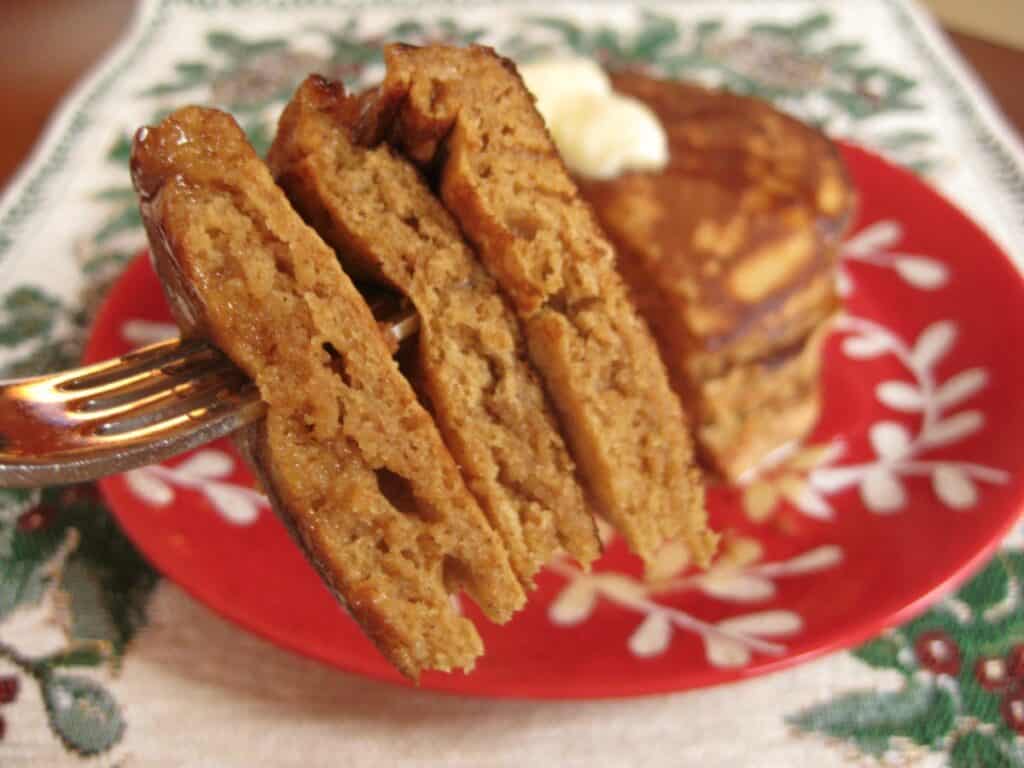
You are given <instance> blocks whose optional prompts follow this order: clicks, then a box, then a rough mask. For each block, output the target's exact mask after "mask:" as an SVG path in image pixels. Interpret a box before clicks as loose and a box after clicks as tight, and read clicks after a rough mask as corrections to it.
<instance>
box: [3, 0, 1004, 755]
mask: <svg viewBox="0 0 1024 768" xmlns="http://www.w3.org/2000/svg"><path fill="white" fill-rule="evenodd" d="M541 16H544V17H545V18H546V19H547V20H546V22H545V23H543V24H537V25H535V27H536V28H531V26H530V25H531V24H532V23H533V22H532V21H531V19H532V20H536V19H537V18H538V17H541ZM552 16H556V17H557V20H556V21H552V19H551V17H552ZM509 29H515V30H521V34H512V35H507V34H504V32H503V30H504V31H507V30H509ZM386 36H387V37H404V38H407V39H421V40H422V39H442V40H451V41H456V42H470V41H480V42H490V43H498V44H499V45H500V46H503V50H504V51H505V52H507V53H509V54H510V55H513V56H521V57H522V56H528V55H530V52H531V50H532V49H533V48H534V47H536V46H538V45H556V46H562V47H570V48H575V49H576V50H577V51H578V52H582V53H585V54H587V55H592V56H595V57H597V58H600V59H602V60H608V59H611V60H613V62H614V60H615V59H620V60H624V61H626V62H627V63H633V64H638V63H639V64H647V65H651V66H654V67H655V68H656V69H658V68H661V69H662V70H666V71H667V74H670V75H673V76H690V77H696V78H698V79H700V80H702V81H705V82H708V83H711V84H716V85H725V86H727V87H731V88H735V89H739V90H742V91H744V92H746V93H751V94H754V95H758V96H762V97H765V98H769V99H772V100H774V101H775V102H776V103H778V104H779V105H780V106H782V107H783V108H784V109H787V110H789V111H791V112H793V113H795V114H797V115H799V116H801V117H802V118H804V119H807V120H809V121H812V122H815V123H816V124H818V125H821V126H822V127H823V128H825V129H826V130H827V131H829V132H830V133H832V134H834V135H836V136H843V137H847V138H850V139H852V140H854V141H856V142H859V143H862V144H865V145H867V146H869V147H872V148H875V149H876V150H879V151H881V152H883V153H885V154H887V155H888V156H889V157H891V158H892V159H894V160H896V161H897V162H900V163H903V164H905V165H907V166H909V167H911V168H913V169H914V170H915V171H917V172H919V173H921V174H923V175H925V176H926V177H927V178H928V179H929V180H930V181H931V182H932V183H934V184H935V185H937V186H938V187H939V188H940V189H941V190H942V191H943V192H944V193H946V194H947V195H948V196H950V197H951V198H952V199H953V200H954V201H956V202H957V203H958V204H959V205H960V206H962V207H963V208H964V209H965V210H967V211H968V212H969V213H970V214H971V215H972V216H973V217H974V218H976V219H977V220H978V221H979V222H980V223H981V224H982V225H983V226H984V227H985V228H986V229H987V230H988V231H989V232H990V233H991V235H992V236H993V237H994V238H996V239H997V240H998V241H999V242H1000V243H1001V244H1002V245H1003V247H1004V248H1005V249H1006V250H1007V252H1008V253H1009V254H1010V256H1011V258H1012V259H1013V260H1014V261H1015V263H1016V264H1017V265H1018V266H1024V152H1022V151H1021V148H1020V145H1019V144H1018V143H1017V140H1016V139H1015V137H1014V136H1013V135H1012V133H1011V131H1010V130H1009V129H1008V128H1007V126H1006V124H1005V122H1004V121H1003V120H1002V118H1001V117H1000V116H999V114H998V113H997V110H996V109H995V108H994V107H993V105H992V103H991V102H990V100H989V99H988V98H987V97H986V95H985V93H984V92H983V90H982V88H981V87H980V85H979V84H978V82H977V81H976V80H975V79H974V78H973V77H972V76H971V74H970V73H969V72H968V71H967V69H966V68H965V66H964V65H963V63H962V62H961V61H960V60H959V59H958V57H957V56H956V54H955V53H954V52H953V50H952V49H951V47H950V45H949V44H948V43H947V41H946V40H945V39H944V38H943V36H942V34H941V33H940V31H939V30H938V28H937V27H936V26H935V24H934V23H933V21H932V20H931V19H930V18H929V17H928V16H927V14H925V13H924V12H923V11H922V10H921V9H920V8H918V7H917V6H916V5H915V4H913V3H912V2H910V1H909V0H858V2H840V1H839V0H834V1H832V2H826V1H813V0H720V1H719V2H712V1H710V0H675V1H674V2H666V3H659V4H657V5H654V4H650V5H649V6H645V5H638V6H633V5H629V4H616V3H598V2H594V3H558V2H554V3H553V2H548V3H544V4H540V3H525V2H524V3H514V4H513V3H497V4H493V3H483V4H481V3H473V4H470V3H460V2H448V3H434V2H431V3H415V4H413V3H404V2H398V1H397V0H396V1H395V2H384V3H377V4H367V3H362V2H355V1H352V2H348V1H347V0H337V1H336V2H332V1H329V0H324V1H323V2H302V1H301V0H280V1H279V2H273V1H267V2H259V1H258V0H252V1H250V2H246V1H244V0H237V1H235V2H228V1H227V0H224V1H223V2H218V1H217V0H193V1H189V0H147V1H145V2H142V3H141V4H140V6H139V9H138V14H137V18H136V20H135V23H134V25H133V27H132V30H131V31H130V33H129V34H128V36H127V37H126V38H125V39H124V40H123V41H122V43H121V44H120V45H119V46H118V47H117V48H116V49H115V50H113V51H112V52H111V53H110V55H109V56H108V57H107V58H106V59H105V61H104V62H103V63H102V64H101V65H100V66H99V67H98V68H97V69H96V70H95V71H94V72H93V73H92V74H91V75H90V76H89V77H88V78H87V79H86V80H85V81H84V82H83V83H82V84H81V85H80V86H79V87H78V88H77V89H76V90H75V91H74V93H73V94H72V95H71V96H70V97H69V99H68V101H67V102H66V104H65V106H64V107H63V108H62V109H61V110H60V112H59V113H58V114H57V115H56V116H55V118H54V119H53V121H52V123H51V125H50V128H49V130H48V131H47V134H46V136H45V137H44V139H43V140H42V141H41V143H40V145H39V146H38V148H37V150H36V152H35V153H34V156H33V157H32V159H31V160H30V162H29V163H28V164H27V165H26V167H25V168H24V169H23V171H22V172H21V174H20V175H19V177H18V178H17V179H16V181H15V182H14V183H13V184H12V186H11V187H10V189H9V190H8V192H7V194H6V196H5V197H4V199H3V201H2V203H0V364H2V366H3V372H4V374H5V375H11V374H14V373H26V372H37V371H42V370H47V369H55V368H58V367H61V366H65V365H70V364H73V363H74V362H76V361H77V359H78V355H79V354H80V350H81V344H82V341H83V338H84V335H85V333H86V329H87V328H88V326H89V322H90V320H91V317H92V315H93V313H94V311H95V308H96V306H97V304H98V302H99V301H100V299H101V298H102V296H103V294H104V291H105V289H106V287H107V286H108V285H109V283H110V281H111V280H112V279H113V278H114V277H115V276H116V275H117V273H118V272H119V270H120V269H121V268H122V267H123V265H124V264H125V263H126V261H127V259H128V258H129V257H130V256H131V255H132V254H134V253H135V252H137V251H138V249H139V248H140V247H142V245H143V239H142V233H141V229H140V227H139V220H138V216H137V213H136V208H135V201H134V198H133V196H132V194H131V190H130V186H129V182H128V176H127V168H126V160H127V152H128V148H129V138H130V135H131V132H132V130H133V129H134V128H135V127H136V126H137V125H139V124H142V123H144V122H148V121H150V120H152V119H153V118H154V116H156V115H158V114H159V113H160V112H161V110H164V109H166V108H168V107H169V106H170V105H173V104H176V103H178V102H179V101H180V100H181V99H182V98H184V97H185V95H187V96H188V97H189V98H190V99H192V98H194V97H195V96H196V94H197V93H198V94H200V97H201V98H203V99H204V100H208V101H212V102H215V103H219V104H227V105H229V106H231V105H235V106H236V107H237V106H238V105H240V104H246V105H249V106H248V107H245V108H241V107H239V108H237V109H235V113H236V115H237V116H238V118H239V119H240V121H241V122H242V124H243V126H244V127H245V128H246V130H247V132H248V133H249V135H250V137H251V138H252V139H253V141H254V143H255V144H256V145H257V147H259V148H260V149H265V147H266V145H267V143H268V141H269V137H270V136H271V135H272V133H271V132H272V129H273V121H274V119H275V117H276V114H277V110H278V109H279V108H280V104H281V98H282V96H283V94H286V93H287V92H288V91H289V89H290V88H291V87H293V85H294V84H295V82H296V81H297V80H298V79H299V78H300V77H302V76H303V75H304V74H305V73H306V72H308V71H312V70H317V69H327V70H328V71H329V74H332V75H335V76H340V77H344V78H346V79H348V80H349V81H350V82H368V81H371V80H372V79H373V78H374V77H376V76H377V75H379V73H380V63H379V56H377V55H376V53H375V51H376V46H377V45H378V43H379V41H380V40H381V39H382V38H384V37H386ZM552 41H554V42H552ZM711 42H713V46H711V45H710V43H711ZM242 97H244V98H242ZM41 264H45V267H43V268H41V267H40V265H41ZM1022 584H1024V536H1022V531H1021V530H1020V527H1019V526H1018V530H1017V531H1016V532H1015V533H1014V534H1013V535H1011V537H1010V538H1009V539H1008V540H1007V541H1006V542H1005V545H1004V548H1003V550H1002V551H1001V552H1000V554H999V555H998V556H997V557H996V558H995V559H993V560H992V562H991V563H990V564H989V565H988V566H987V567H986V568H985V569H984V570H983V571H981V573H980V574H979V575H978V576H976V577H975V578H974V579H973V580H972V581H971V582H969V583H968V584H967V585H966V586H965V587H963V588H962V589H961V590H960V591H959V593H958V594H957V595H956V596H955V597H953V598H950V599H947V600H946V601H944V602H942V603H940V604H939V605H938V606H936V607H935V608H933V609H932V610H931V611H930V612H929V613H928V614H926V615H925V616H924V617H922V618H920V619H917V620H915V621H914V622H911V623H910V624H908V625H907V626H906V627H904V628H902V629H901V630H899V631H898V632H896V633H888V634H886V635H883V636H882V637H880V638H877V639H875V640H873V641H871V642H869V643H867V644H866V645H863V646H861V647H859V648H857V649H855V650H853V651H852V652H842V653H836V654H833V655H831V656H828V657H826V658H823V659H820V660H818V661H815V662H813V663H809V664H806V665H803V666H800V667H798V668H795V669H792V670H790V671H787V672H783V673H778V674H774V675H769V676H766V677H762V678H759V679H756V680H752V681H750V682H745V683H740V684H733V685H728V686H722V687H718V688H714V689H708V690H702V691H694V692H688V693H680V694H673V695H663V696H653V697H647V698H638V699H632V700H607V701H563V702H557V701H545V702H539V701H497V700H488V699H483V698H465V697H463V698H459V697H454V696H444V695H439V694H434V693H430V692H427V691H416V690H407V689H399V688H395V687H391V686H387V685H384V684H380V683H375V682H371V681H367V680H363V679H360V678H358V677H354V676H351V675H347V674H345V673H342V672H339V671H336V670H333V669H329V668H326V667H323V666H321V665H320V664H318V663H316V662H314V661H310V660H307V659H304V658H301V657H298V656H296V655H293V654H291V653H288V652H286V651H284V650H281V649H278V648H276V647H274V646H273V645H271V644H269V643H267V642H265V641H263V640H260V639H258V638H256V637H254V636H252V635H250V634H247V633H246V632H244V631H243V630H241V629H239V628H237V627H235V626H234V625H232V624H229V623H227V622H226V621H225V620H223V619H221V618H219V617H217V616H215V615H214V614H212V613H211V612H210V611H209V610H208V609H206V608H205V607H203V606H202V605H201V604H199V603H198V602H196V601H194V600H193V599H191V598H190V597H188V596H187V595H186V594H184V593H183V591H182V590H181V589H179V588H177V587H176V586H175V585H173V584H171V583H169V582H167V581H165V580H162V579H161V578H160V577H159V576H158V574H157V573H156V572H155V571H154V570H153V568H152V567H151V566H150V565H148V564H147V563H146V561H145V560H144V559H143V558H142V557H141V555H139V553H138V552H137V551H136V550H135V549H134V547H133V546H132V545H131V544H130V542H128V540H127V539H126V538H125V537H124V535H123V534H122V533H121V532H120V529H119V528H118V527H117V525H116V524H115V523H114V522H113V521H112V519H111V518H110V517H109V516H108V515H107V513H106V511H105V510H104V506H103V502H102V499H101V498H100V496H99V495H98V493H97V492H96V490H95V488H94V487H92V486H72V487H65V488H53V489H45V490H37V491H0V764H2V765H5V766H7V765H17V766H21V765H24V766H30V765H31V766H39V765H54V766H57V765H72V766H73V765H104V766H106V765H111V766H123V767H124V768H128V767H129V766H143V765H145V766H211V767H213V766H218V767H220V766H262V765H267V766H271V765H272V766H327V765H424V766H429V765H439V766H440V765H446V766H485V765H486V766H519V765H524V764H528V763H533V764H537V765H565V766H584V765H585V766H588V768H596V767H597V766H620V765H637V766H689V765H694V766H697V765H699V766H709V767H713V766H833V765H835V766H839V765H844V766H845V765H872V764H876V763H877V762H878V761H881V762H882V763H884V764H898V765H919V766H939V765H951V766H956V767H957V768H967V767H968V766H974V767H977V766H986V767H995V766H1024V741H1022V739H1021V734H1024V699H1022V698H1021V697H1020V695H1017V694H1014V695H1013V696H1011V695H1009V694H1007V695H1001V696H996V695H994V694H992V693H991V691H990V690H989V688H988V687H986V680H985V679H984V678H985V674H986V671H985V670H984V669H981V668H979V669H977V670H975V672H976V674H974V676H973V678H965V677H964V676H962V675H957V674H956V672H957V671H958V668H957V669H954V668H953V667H954V666H956V665H957V664H959V662H960V661H961V660H965V659H968V658H978V657H980V656H979V655H980V654H981V649H983V650H984V653H985V654H986V657H992V658H996V657H998V658H1000V659H1005V661H1006V664H1008V665H1009V666H1010V667H1013V665H1014V664H1020V668H1021V670H1024V609H1022V607H1021V603H1020V600H1021V585H1022ZM964 609H966V610H967V615H969V616H971V617H973V618H971V619H970V620H963V616H962V614H963V611H964ZM958 612H959V613H958ZM958 615H959V616H960V618H957V616H958ZM972 679H973V680H974V681H975V682H972ZM965 680H966V682H965ZM975 683H976V684H975ZM1021 690H1024V689H1021ZM1014 696H1016V698H1014Z"/></svg>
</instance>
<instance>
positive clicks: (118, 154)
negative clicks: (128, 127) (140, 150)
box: [107, 134, 132, 166]
mask: <svg viewBox="0 0 1024 768" xmlns="http://www.w3.org/2000/svg"><path fill="white" fill-rule="evenodd" d="M131 159H132V137H131V136H130V135H128V134H122V135H120V136H118V137H117V139H116V140H115V141H114V143H113V144H112V145H111V146H110V149H108V150H107V160H109V161H110V162H112V163H116V164H118V165H123V166H127V165H128V161H129V160H131Z"/></svg>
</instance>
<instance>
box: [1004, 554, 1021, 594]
mask: <svg viewBox="0 0 1024 768" xmlns="http://www.w3.org/2000/svg"><path fill="white" fill-rule="evenodd" d="M998 557H999V559H1000V560H1002V561H1003V564H1004V565H1005V566H1006V569H1007V570H1008V571H1009V572H1010V573H1012V574H1013V577H1014V578H1015V579H1016V580H1017V583H1018V584H1019V585H1020V586H1021V587H1022V588H1024V552H1014V551H1003V552H1000V553H999V555H998Z"/></svg>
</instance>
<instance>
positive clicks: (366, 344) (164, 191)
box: [132, 107, 525, 678]
mask: <svg viewBox="0 0 1024 768" xmlns="http://www.w3.org/2000/svg"><path fill="white" fill-rule="evenodd" d="M132 175H133V181H134V183H135V187H136V190H137V191H138V193H139V196H140V198H141V200H142V212H143V218H144V220H145V223H146V228H147V232H148V235H149V240H150V244H151V246H152V249H153V253H154V256H155V258H156V264H157V268H158V272H159V273H160V275H161V278H162V280H163V283H164V287H165V289H166V290H167V292H168V294H169V299H170V301H171V303H172V307H173V309H174V314H175V316H176V318H177V320H178V323H179V324H180V325H181V327H182V331H183V332H184V333H185V334H187V335H192V336H196V335H198V336H202V337H205V338H208V339H209V340H210V341H211V342H212V343H213V344H215V345H216V346H217V347H219V348H220V349H221V350H223V351H224V352H225V353H226V354H227V355H228V356H229V357H230V358H231V359H232V360H233V361H234V362H235V363H236V364H237V365H238V366H239V367H240V368H242V370H244V371H245V372H246V373H247V374H248V375H249V376H250V377H251V378H252V379H253V381H255V383H256V385H257V386H258V388H259V392H260V396H261V397H262V398H263V400H264V401H265V402H266V403H267V416H266V419H265V420H264V421H263V422H262V423H261V424H259V425H258V426H257V427H255V428H253V429H250V430H249V431H248V432H247V433H246V434H244V435H243V436H242V438H241V440H242V443H243V448H244V450H245V451H246V453H247V454H248V455H249V456H250V457H252V459H253V460H254V462H255V468H256V470H257V472H258V473H259V475H260V477H261V479H262V481H263V483H264V486H265V487H266V488H267V489H268V491H269V493H270V496H271V499H272V500H273V501H274V503H275V508H276V510H277V512H278V513H279V514H280V515H281V517H282V519H283V520H285V521H286V523H287V524H289V526H290V527H291V529H292V531H293V533H294V534H295V535H296V536H297V538H298V539H299V540H300V542H301V543H302V544H303V548H304V550H305V551H306V553H307V555H308V556H309V558H310V559H311V561H312V562H313V563H314V565H315V566H316V567H317V568H318V570H319V571H320V573H321V575H322V576H323V578H324V580H325V581H326V582H327V584H328V585H329V586H330V587H331V588H332V589H333V590H334V591H335V592H336V594H337V595H338V596H339V597H340V599H341V600H343V601H344V603H345V604H346V605H347V606H348V608H349V610H350V611H351V613H352V615H353V616H354V617H355V619H356V620H357V621H358V622H359V624H360V625H361V626H362V628H363V629H364V630H365V631H366V633H367V634H368V635H369V636H370V638H371V639H372V640H373V641H374V642H375V643H376V644H377V646H378V647H379V648H380V650H381V651H382V652H383V653H384V654H385V656H387V658H388V659H389V660H390V661H391V662H392V663H393V664H394V665H395V666H397V667H398V668H399V669H400V670H401V671H402V672H403V673H404V674H406V675H408V676H410V677H413V678H416V677H417V676H418V675H419V673H420V672H421V671H422V670H424V669H441V670H450V669H454V668H462V669H467V670H468V669H470V668H472V666H473V663H474V660H475V658H476V657H477V656H479V655H480V654H481V653H482V651H483V646H482V643H481V641H480V638H479V636H478V634H477V632H476V630H475V628H474V627H473V625H472V623H471V622H470V621H468V620H467V619H465V618H463V617H462V616H460V615H459V614H458V612H457V611H456V610H455V609H454V608H453V605H452V603H451V600H450V594H452V593H453V592H454V591H456V590H457V589H459V588H465V589H466V590H467V591H468V592H469V594H470V595H472V597H473V598H474V599H475V600H476V602H477V603H478V604H479V605H480V606H481V608H482V609H483V611H484V612H485V613H486V614H487V615H488V616H489V617H490V618H491V619H493V620H495V621H499V622H503V621H506V620H507V619H509V618H510V617H511V615H512V614H513V612H514V611H515V610H516V609H518V608H519V607H520V606H522V604H523V602H524V600H525V595H524V593H523V591H522V589H521V587H520V585H519V582H518V580H517V579H516V576H515V574H514V572H513V571H512V568H511V566H510V564H509V561H508V556H507V554H506V551H505V549H504V546H503V545H502V543H501V541H500V539H499V538H498V536H497V534H496V533H495V532H494V531H493V529H492V528H491V527H490V525H489V523H488V522H487V520H486V518H485V517H484V515H483V513H482V512H481V510H480V508H479V506H478V505H477V503H476V501H475V500H474V499H473V497H472V495H471V494H470V493H469V492H468V490H467V489H466V486H465V484H464V482H463V480H462V477H461V475H460V473H459V470H458V467H457V466H456V464H455V462H454V461H453V459H452V457H451V455H450V454H449V453H448V451H447V449H446V448H445V446H444V444H443V442H442V440H441V436H440V434H439V433H438V431H437V429H436V427H435V426H434V424H433V422H432V420H431V418H430V416H429V414H428V413H427V412H426V411H425V410H424V409H423V408H422V407H421V406H420V404H419V402H418V401H417V399H416V395H415V393H414V392H413V390H412V387H411V386H410V385H409V383H408V382H407V381H406V380H405V379H404V378H403V376H402V375H401V373H400V372H399V370H398V367H397V365H396V364H395V362H394V361H393V360H392V358H391V357H390V355H389V351H388V348H387V346H386V344H385V342H384V340H383V338H382V336H381V334H380V332H379V330H378V329H377V326H376V324H375V322H374V319H373V316H372V315H371V313H370V310H369V308H368V307H367V305H366V303H365V302H364V300H363V298H362V297H361V296H360V294H359V293H358V292H357V291H356V289H355V287H354V286H353V285H352V283H351V281H350V280H349V278H348V277H347V276H346V275H345V273H344V272H343V271H342V269H341V266H340V265H339V263H338V260H337V258H336V257H335V254H334V253H333V251H331V249H330V248H328V247H327V246H326V245H325V244H324V243H323V242H322V241H321V240H320V238H319V237H318V236H317V235H316V233H315V232H314V231H313V230H312V229H310V228H309V227H308V226H306V225H305V224H304V223H303V222H302V220H301V218H300V217H299V216H298V214H296V213H295V211H294V210H292V208H291V207H290V205H289V204H288V201H287V199H286V198H285V196H284V193H283V192H281V190H280V189H279V188H278V187H277V186H276V185H275V184H274V181H273V179H272V178H271V175H270V173H269V171H268V170H267V168H266V166H265V165H264V164H263V162H262V161H261V160H260V159H259V158H258V157H257V155H256V153H255V152H254V151H253V149H252V147H251V146H250V145H249V144H248V142H247V141H246V139H245V136H244V135H243V133H242V131H241V129H239V127H238V126H237V124H236V123H235V122H234V121H233V120H232V119H231V117H229V116H228V115H226V114H224V113H221V112H218V111H215V110H209V109H201V108H197V107H188V108H185V109H182V110H179V111H177V112H175V113H173V114H172V115H171V116H170V117H168V118H167V119H166V120H164V121H163V122H162V123H160V124H159V125H157V126H155V127H153V128H148V129H146V128H144V129H142V130H141V131H140V132H139V133H138V135H137V136H136V140H135V144H134V148H133V155H132Z"/></svg>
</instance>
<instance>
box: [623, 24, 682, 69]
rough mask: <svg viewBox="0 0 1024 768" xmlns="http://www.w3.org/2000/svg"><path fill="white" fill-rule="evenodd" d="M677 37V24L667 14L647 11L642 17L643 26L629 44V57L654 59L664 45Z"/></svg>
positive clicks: (672, 41) (669, 43)
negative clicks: (661, 14)
mask: <svg viewBox="0 0 1024 768" xmlns="http://www.w3.org/2000/svg"><path fill="white" fill-rule="evenodd" d="M678 39H679V25H678V24H676V21H675V19H673V18H670V17H668V16H660V15H658V14H653V13H648V14H645V17H644V26H643V28H642V29H641V31H640V33H639V34H638V35H637V36H636V38H635V39H634V40H633V44H632V46H630V52H629V53H630V57H631V58H634V59H648V60H651V59H654V58H655V57H656V56H657V55H658V53H659V52H660V51H661V50H662V49H664V48H665V47H666V46H669V45H672V43H674V42H675V41H676V40H678Z"/></svg>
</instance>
